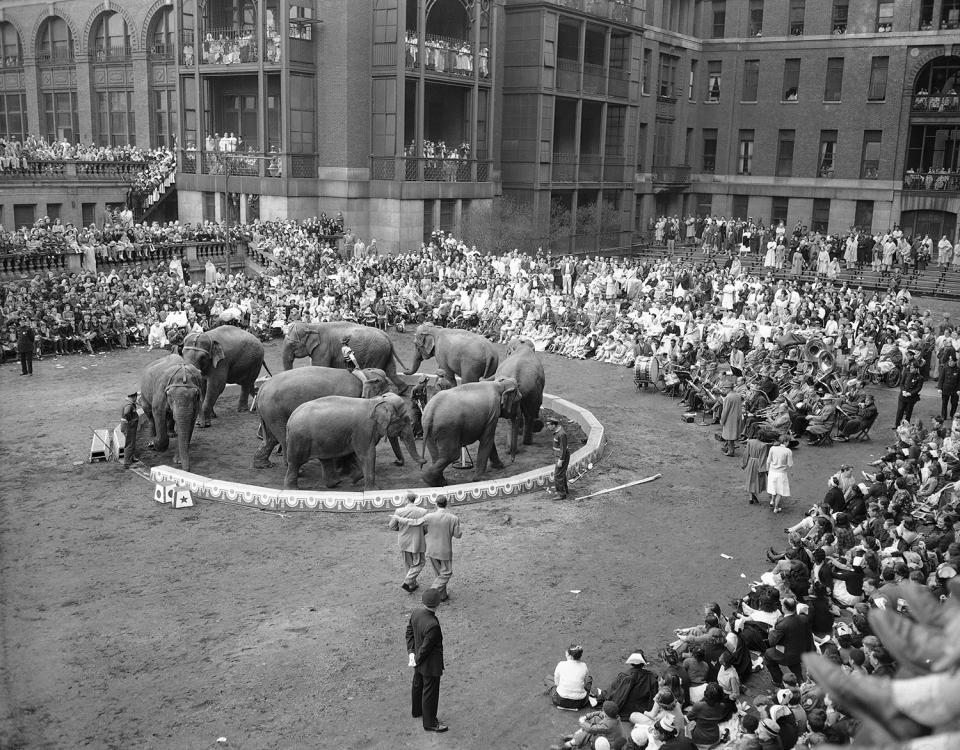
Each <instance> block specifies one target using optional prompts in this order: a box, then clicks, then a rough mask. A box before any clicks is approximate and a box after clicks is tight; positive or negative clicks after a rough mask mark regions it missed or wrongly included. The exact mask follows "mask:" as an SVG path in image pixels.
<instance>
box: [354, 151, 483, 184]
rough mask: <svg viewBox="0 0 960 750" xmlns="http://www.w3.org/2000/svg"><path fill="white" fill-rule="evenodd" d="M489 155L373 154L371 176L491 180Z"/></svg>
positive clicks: (402, 179) (409, 179) (444, 180)
mask: <svg viewBox="0 0 960 750" xmlns="http://www.w3.org/2000/svg"><path fill="white" fill-rule="evenodd" d="M491 164H492V162H491V161H490V160H488V159H469V158H457V157H448V158H437V157H422V156H371V157H370V179H372V180H391V181H399V182H490V180H491V169H490V167H491Z"/></svg>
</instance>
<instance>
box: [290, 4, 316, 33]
mask: <svg viewBox="0 0 960 750" xmlns="http://www.w3.org/2000/svg"><path fill="white" fill-rule="evenodd" d="M312 21H313V8H309V7H306V6H303V5H291V6H290V38H291V39H303V40H305V41H311V40H312V39H313V22H312Z"/></svg>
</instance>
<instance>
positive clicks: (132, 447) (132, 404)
mask: <svg viewBox="0 0 960 750" xmlns="http://www.w3.org/2000/svg"><path fill="white" fill-rule="evenodd" d="M139 427H140V415H139V414H138V413H137V392H136V391H134V392H133V393H129V394H127V401H126V403H125V404H124V405H123V409H122V410H121V411H120V432H122V433H123V436H124V438H126V439H125V440H124V443H123V468H124V469H129V468H130V467H131V466H132V465H133V461H134V459H135V458H136V457H137V430H138V429H139Z"/></svg>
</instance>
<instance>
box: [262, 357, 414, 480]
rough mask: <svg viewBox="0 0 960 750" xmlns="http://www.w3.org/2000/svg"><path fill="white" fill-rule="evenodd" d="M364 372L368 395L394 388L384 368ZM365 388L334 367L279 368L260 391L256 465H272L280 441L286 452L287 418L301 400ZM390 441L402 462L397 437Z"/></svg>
mask: <svg viewBox="0 0 960 750" xmlns="http://www.w3.org/2000/svg"><path fill="white" fill-rule="evenodd" d="M363 374H364V376H365V377H366V379H367V395H368V397H369V396H380V395H382V394H384V393H388V392H390V391H392V390H393V383H391V382H390V380H389V378H387V375H386V373H385V372H384V371H383V370H377V369H374V368H368V369H365V370H364V371H363ZM362 392H363V383H361V382H360V378H359V377H357V376H356V375H354V374H353V373H351V372H348V371H347V370H338V369H336V368H335V367H298V368H297V369H296V370H287V371H285V372H278V373H277V374H276V375H274V376H273V377H272V378H270V379H268V380H267V381H266V382H264V383H263V384H262V385H261V386H260V390H259V391H258V392H257V401H256V405H257V415H258V416H259V417H260V426H261V430H262V437H263V443H262V444H261V446H260V448H259V449H258V450H257V452H256V453H255V454H254V456H253V468H255V469H265V468H268V467H270V466H271V463H270V454H271V453H272V452H273V449H274V448H275V447H276V446H277V445H278V444H279V445H280V450H281V452H282V453H283V454H284V455H286V450H287V445H286V443H287V420H288V419H289V418H290V415H291V414H293V411H294V409H296V408H297V407H298V406H300V404H304V403H306V402H307V401H312V400H313V399H316V398H323V397H324V396H351V397H353V398H360V396H361V394H362ZM390 444H391V446H392V447H393V452H394V454H396V456H397V461H398V462H399V465H402V464H403V455H402V454H401V453H400V446H399V444H398V443H397V439H396V438H390Z"/></svg>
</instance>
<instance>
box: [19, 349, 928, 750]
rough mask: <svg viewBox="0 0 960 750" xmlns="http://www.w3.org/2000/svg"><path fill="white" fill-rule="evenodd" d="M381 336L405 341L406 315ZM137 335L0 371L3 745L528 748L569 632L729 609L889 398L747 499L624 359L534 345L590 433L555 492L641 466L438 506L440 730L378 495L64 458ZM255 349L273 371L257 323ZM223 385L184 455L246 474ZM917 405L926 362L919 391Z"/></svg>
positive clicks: (246, 439) (555, 727) (596, 642)
mask: <svg viewBox="0 0 960 750" xmlns="http://www.w3.org/2000/svg"><path fill="white" fill-rule="evenodd" d="M395 338H396V341H397V342H398V350H399V352H400V354H401V357H402V358H403V359H404V361H407V362H409V361H410V359H411V355H412V339H413V336H412V334H410V333H407V334H405V335H400V336H396V337H395ZM155 356H157V353H156V352H149V353H148V352H146V351H145V350H143V349H135V350H130V351H126V352H117V353H112V354H106V355H98V356H96V357H88V356H76V355H74V356H70V357H62V358H56V359H49V358H46V359H44V361H42V362H37V363H36V366H35V374H34V376H33V377H32V378H27V377H19V375H18V372H19V367H18V366H16V365H7V366H4V367H2V368H0V389H2V392H3V394H4V399H3V407H2V412H0V424H2V428H3V429H2V432H0V435H2V438H0V440H2V442H0V456H2V460H3V466H4V468H5V470H4V472H3V474H2V476H0V565H2V576H0V618H2V619H0V646H2V649H0V677H2V682H0V708H3V709H6V710H5V711H0V747H2V748H21V747H22V748H75V747H92V748H133V747H137V748H141V747H147V748H190V749H193V748H209V747H217V746H219V747H223V745H217V738H219V737H226V738H227V741H228V743H229V745H228V746H229V747H231V748H243V749H244V750H254V749H259V748H321V749H323V748H357V749H358V750H359V749H363V750H366V749H368V748H384V749H386V748H390V749H391V750H395V749H396V748H434V747H436V748H457V749H464V750H466V749H470V748H486V747H490V748H498V749H506V748H543V747H546V746H548V745H549V744H551V743H552V742H555V741H556V740H557V739H558V738H559V736H560V735H562V734H564V733H566V732H568V731H572V730H573V729H574V728H575V723H576V717H575V714H571V713H567V712H558V711H556V710H554V709H552V708H551V707H550V705H549V702H548V699H547V697H546V689H545V687H544V676H545V675H548V674H552V671H553V667H554V665H555V664H556V662H557V661H558V660H559V659H560V658H562V652H563V649H564V648H565V647H566V646H567V645H568V644H569V643H571V642H574V641H576V642H579V643H582V644H584V646H585V655H584V659H585V661H586V662H587V664H588V665H589V666H590V669H591V672H592V674H593V675H594V677H595V680H596V683H597V684H598V685H601V686H606V685H608V684H609V683H610V681H611V680H612V679H613V677H614V676H615V675H616V673H617V671H618V670H619V669H620V667H621V666H622V664H623V659H624V658H625V657H626V655H627V654H628V653H629V652H630V651H631V650H632V649H633V648H634V647H637V646H640V647H643V648H645V649H646V651H647V654H648V655H653V654H655V653H656V651H657V649H658V648H660V647H661V646H662V645H663V644H665V643H666V642H667V641H668V640H669V637H668V636H669V635H670V634H671V632H672V630H673V629H674V628H676V627H680V626H685V625H689V624H693V623H695V622H696V621H697V620H698V616H699V612H700V604H701V603H703V602H706V601H711V600H715V601H718V602H720V603H721V604H722V605H724V607H726V606H727V602H728V600H729V599H730V598H731V597H734V596H739V595H741V594H742V593H743V592H744V591H745V588H746V586H747V585H748V582H749V581H750V580H753V579H755V578H756V577H757V576H758V575H759V574H760V572H762V570H764V569H765V566H766V561H765V560H764V557H763V550H764V549H766V547H767V546H769V545H770V544H779V543H780V541H781V539H782V537H783V534H782V529H783V527H784V526H786V525H787V524H788V522H791V521H792V520H793V519H795V518H796V517H798V516H799V515H800V514H801V513H802V512H803V511H804V510H806V508H808V507H809V505H810V504H811V503H812V502H814V501H816V500H818V499H820V498H821V497H822V496H823V492H824V489H825V479H826V477H827V476H828V475H829V474H830V473H832V472H833V471H835V470H836V468H837V467H838V466H839V465H840V464H841V463H843V462H850V463H853V464H854V465H855V466H856V467H857V469H858V470H859V469H861V468H865V466H866V463H867V462H868V461H869V460H872V457H873V456H874V454H875V453H876V452H877V451H878V450H879V449H880V447H881V446H882V445H883V443H884V439H885V438H887V437H888V436H889V435H890V430H889V427H890V424H891V423H892V414H893V409H894V408H895V399H894V394H895V391H891V390H887V389H878V390H877V391H876V392H877V394H878V397H879V405H880V410H881V418H880V420H879V421H878V423H877V425H876V427H875V428H874V440H873V442H871V443H865V444H837V445H835V446H834V447H831V448H807V447H803V448H801V449H799V450H798V451H797V452H796V455H795V459H796V467H795V469H794V471H793V477H792V484H793V487H794V495H795V497H794V499H793V501H792V502H791V503H790V505H789V506H788V508H787V512H786V513H784V514H783V515H779V516H774V515H772V514H771V513H770V512H769V508H768V507H767V505H766V504H763V505H761V506H750V505H748V504H747V497H746V494H745V492H744V476H743V474H742V472H741V469H740V461H739V460H732V459H729V458H725V457H724V456H722V455H721V453H720V444H719V443H717V442H716V441H715V440H714V438H713V432H714V430H713V429H712V428H707V427H699V426H697V425H696V424H684V423H681V421H680V411H681V410H680V409H679V408H678V406H677V402H676V401H674V400H672V399H670V398H667V397H665V396H663V395H659V394H655V393H638V392H637V391H636V389H635V388H634V386H633V382H632V378H633V373H632V371H630V370H627V369H626V368H615V367H612V366H609V365H600V364H596V363H593V362H580V361H571V360H566V359H561V358H558V357H555V356H552V355H543V360H544V364H545V367H546V372H547V390H548V391H549V392H551V393H554V394H557V395H560V396H563V397H565V398H568V399H571V400H573V401H576V402H577V403H579V404H582V405H583V406H585V407H587V408H589V409H591V410H592V411H593V413H594V414H595V415H596V416H597V418H598V419H599V420H600V421H601V422H602V423H603V424H604V425H605V427H606V431H607V432H606V434H607V439H608V449H607V452H606V455H605V456H604V458H603V459H602V461H600V463H599V464H597V465H596V466H595V468H594V470H593V471H592V472H590V473H589V474H587V475H586V476H584V477H582V478H581V479H579V480H577V481H576V482H574V483H573V484H572V485H571V489H572V492H573V495H574V496H577V495H580V496H582V495H585V494H587V493H589V492H592V491H596V490H600V489H604V488H609V487H614V486H616V485H620V484H622V483H625V482H629V481H631V480H634V479H639V478H641V477H646V476H650V475H652V474H656V473H658V472H660V473H662V474H663V476H662V478H661V479H659V480H658V481H656V482H653V483H650V484H645V485H641V486H639V487H635V488H631V489H628V490H625V491H617V492H614V493H611V494H607V495H603V496H600V497H596V498H592V499H587V500H585V501H578V500H576V499H575V497H571V499H569V500H567V501H563V502H557V501H552V500H550V499H549V498H548V497H547V496H546V495H545V494H544V493H538V494H529V495H524V496H521V497H517V498H511V499H510V500H504V501H493V502H489V503H486V504H479V505H472V506H468V507H465V508H462V509H460V510H459V511H458V513H459V515H460V517H461V522H462V525H463V532H464V533H463V538H462V539H461V540H459V541H457V542H456V544H455V565H454V576H453V580H452V582H451V586H450V592H451V598H450V601H449V602H448V603H446V604H444V605H442V606H441V608H440V611H439V617H440V621H441V623H442V626H443V629H444V636H445V652H446V662H447V671H446V672H445V674H444V677H443V683H442V690H441V699H440V718H441V720H442V721H444V722H445V723H448V724H449V725H450V727H451V729H450V732H449V733H447V734H445V735H432V734H425V733H424V732H423V730H422V728H421V726H420V722H419V721H417V720H414V719H412V718H410V706H409V682H410V670H409V668H408V667H407V666H406V665H407V655H406V648H405V645H404V628H405V625H406V621H407V617H408V615H409V612H410V611H411V608H413V607H414V606H417V605H418V602H419V598H418V597H416V596H411V595H408V594H406V593H405V592H403V591H402V590H401V589H400V587H399V584H400V582H401V580H402V570H401V566H400V556H399V553H398V552H397V547H396V535H395V534H394V533H393V532H390V531H388V530H387V529H386V522H387V516H386V515H384V514H366V515H345V514H324V513H294V514H287V515H285V516H279V515H277V514H272V513H266V512H261V511H257V510H252V509H248V508H244V507H238V506H233V505H225V504H218V503H212V502H205V501H200V503H199V504H198V506H197V507H195V508H192V509H187V510H179V511H174V510H171V509H169V508H168V507H165V506H159V505H157V504H155V503H154V502H153V500H152V489H153V488H152V486H151V485H150V484H149V483H148V482H146V481H144V480H143V479H141V478H140V477H138V476H136V475H134V474H132V473H130V472H126V471H124V470H122V469H121V468H120V467H119V466H118V465H116V464H113V463H97V464H89V463H87V462H86V459H87V455H88V450H89V446H90V443H91V433H90V430H91V428H94V427H108V426H110V427H112V426H113V425H115V424H116V422H117V419H118V416H119V412H120V407H121V405H122V403H123V401H124V396H123V394H124V393H126V392H128V391H129V389H130V386H132V385H135V384H136V383H137V382H138V380H139V377H138V376H139V372H140V370H141V368H142V367H143V366H144V365H145V364H146V363H147V362H149V361H150V360H151V359H153V358H154V357H155ZM268 363H269V365H270V367H271V368H275V369H274V372H276V371H277V369H279V367H280V362H279V345H278V344H276V343H274V344H271V345H268ZM434 365H435V363H433V362H432V361H431V362H427V363H426V364H425V366H424V368H423V369H424V371H425V372H432V371H433V369H431V368H434ZM434 369H435V368H434ZM234 404H235V397H234V398H230V399H228V400H227V401H226V402H225V401H221V402H220V406H219V411H220V413H221V418H220V419H219V420H217V421H216V422H215V423H214V426H213V427H212V428H210V429H209V430H203V431H198V432H197V433H196V442H195V446H194V453H193V455H194V462H195V463H194V469H195V470H196V471H198V472H201V473H209V474H214V475H218V476H222V477H226V478H229V479H231V480H236V481H257V482H262V481H263V480H264V477H263V476H262V475H261V474H260V473H259V472H254V471H253V470H250V469H247V468H246V466H247V465H248V462H249V457H250V455H251V454H252V451H253V446H254V436H253V435H254V430H255V426H256V418H255V417H254V416H252V415H249V414H244V415H235V414H233V413H232V411H233V409H234ZM938 406H939V399H938V398H936V393H935V392H934V391H933V387H932V385H931V384H928V385H927V387H926V388H925V390H924V394H923V398H922V400H921V402H920V404H919V406H918V408H917V412H916V413H917V415H918V416H922V417H924V418H927V417H928V416H929V415H930V414H931V413H933V412H934V410H935V409H937V408H938ZM503 434H504V433H503V431H501V438H500V443H499V444H500V445H501V446H503V445H504V442H503ZM385 451H386V453H385ZM502 451H503V452H505V449H502ZM379 455H380V457H381V460H380V461H379V464H380V466H381V467H383V468H384V482H383V483H384V486H388V485H389V484H392V482H391V481H388V480H392V478H393V477H397V478H400V477H410V478H412V477H413V470H412V469H411V468H410V464H409V462H408V465H407V467H406V468H405V469H399V470H395V471H396V473H394V474H392V476H391V472H392V471H393V467H390V466H389V463H390V461H389V459H388V456H389V447H388V446H381V448H380V454H379ZM531 456H533V457H534V458H535V459H536V463H544V462H546V461H547V460H549V435H548V433H546V432H543V433H540V434H539V435H537V436H535V441H534V445H533V446H532V447H529V448H527V449H525V451H524V454H523V457H522V459H521V460H522V461H528V460H530V459H531ZM274 460H275V461H276V460H277V459H274ZM271 471H272V472H273V474H271V475H270V476H269V479H270V482H271V483H274V484H279V481H280V478H281V469H280V468H279V466H278V467H276V468H274V469H273V470H271ZM403 472H407V473H405V474H404V473H403ZM268 474H269V473H268ZM452 476H453V475H451V478H452ZM305 486H306V485H305ZM722 555H728V556H729V558H730V559H728V558H727V557H724V556H722ZM429 580H430V578H429V577H426V581H427V582H429Z"/></svg>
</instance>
